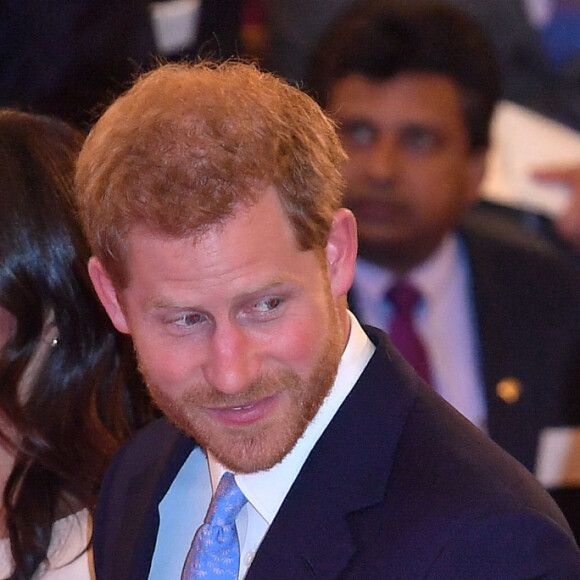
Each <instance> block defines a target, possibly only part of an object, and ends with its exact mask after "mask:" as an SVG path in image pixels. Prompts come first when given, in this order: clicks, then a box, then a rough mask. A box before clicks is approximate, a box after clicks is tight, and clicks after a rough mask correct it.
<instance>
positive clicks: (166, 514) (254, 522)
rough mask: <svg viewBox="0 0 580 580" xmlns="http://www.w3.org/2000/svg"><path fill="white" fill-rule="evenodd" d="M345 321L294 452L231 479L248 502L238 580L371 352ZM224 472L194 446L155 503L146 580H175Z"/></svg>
mask: <svg viewBox="0 0 580 580" xmlns="http://www.w3.org/2000/svg"><path fill="white" fill-rule="evenodd" d="M349 316H350V336H349V340H348V343H347V346H346V348H345V351H344V353H343V355H342V358H341V361H340V365H339V368H338V373H337V376H336V379H335V381H334V385H333V386H332V388H331V390H330V392H329V394H328V395H327V397H326V399H325V400H324V402H323V404H322V406H321V407H320V409H319V411H318V413H317V415H316V417H314V419H313V420H312V422H311V423H310V425H308V427H307V428H306V430H305V432H304V434H303V435H302V437H301V438H300V439H299V440H298V442H297V443H296V445H295V447H294V449H292V451H291V452H290V453H289V454H288V455H287V456H286V457H285V458H284V459H283V460H282V461H281V462H280V463H278V464H277V465H275V466H274V467H272V468H271V469H269V470H267V471H260V472H257V473H250V474H237V475H236V476H235V477H236V482H237V484H238V486H239V487H240V489H241V490H242V492H243V493H244V495H245V496H246V498H247V499H248V503H247V504H246V506H245V507H244V508H243V509H242V511H241V512H240V515H239V516H238V518H237V520H236V525H237V529H238V536H239V540H240V575H239V578H240V579H242V578H244V576H245V574H246V572H247V570H248V568H249V566H250V564H251V563H252V559H253V557H254V555H255V553H256V551H257V549H258V547H259V546H260V543H261V541H262V539H263V538H264V536H265V535H266V532H267V531H268V528H269V527H270V525H271V523H272V521H273V520H274V518H275V517H276V514H277V513H278V510H279V509H280V506H281V505H282V502H283V501H284V498H285V497H286V494H287V493H288V490H289V489H290V487H291V486H292V484H293V483H294V480H295V479H296V477H297V476H298V473H299V472H300V469H301V468H302V465H303V464H304V462H305V461H306V458H307V457H308V455H309V454H310V451H311V450H312V448H313V447H314V445H315V444H316V442H317V441H318V439H319V437H320V436H321V435H322V433H323V432H324V430H325V429H326V427H327V426H328V424H329V423H330V421H331V420H332V418H333V417H334V415H335V413H336V412H337V410H338V409H339V407H340V406H341V405H342V403H343V401H344V400H345V398H346V397H347V396H348V394H349V393H350V391H351V390H352V388H353V387H354V385H355V383H356V381H357V380H358V378H359V376H360V375H361V373H362V372H363V370H364V368H365V367H366V365H367V363H368V361H369V360H370V358H371V356H372V354H373V352H374V351H375V347H374V345H373V344H372V343H371V341H370V340H369V338H368V337H367V335H366V334H365V333H364V331H363V330H362V328H361V327H360V325H359V323H358V321H357V320H356V319H355V318H354V316H352V314H350V313H349ZM224 471H226V470H225V468H224V467H223V466H222V465H220V464H219V463H218V462H217V461H216V460H215V458H214V457H213V456H212V455H211V454H209V456H208V457H206V455H205V453H204V452H203V451H202V450H201V448H199V447H196V448H195V449H194V450H193V451H192V453H191V454H190V456H189V457H188V459H187V460H186V461H185V463H184V464H183V466H182V468H181V470H180V471H179V473H178V474H177V476H176V478H175V479H174V481H173V483H172V484H171V487H170V488H169V490H168V492H167V494H166V495H165V497H164V498H163V500H162V501H161V502H160V504H159V516H160V525H159V532H158V535H157V543H156V546H155V551H154V554H153V561H152V564H151V571H150V574H149V578H150V580H168V579H176V580H177V579H179V578H180V574H181V569H182V568H183V563H184V562H185V558H186V556H187V552H188V550H189V547H190V544H191V540H192V539H193V536H194V534H195V531H196V530H197V528H198V527H199V526H200V525H201V524H202V523H203V519H204V517H205V514H206V511H207V508H208V506H209V503H210V501H211V496H212V493H213V491H215V489H216V488H217V485H218V483H219V480H220V478H221V476H222V474H223V473H224Z"/></svg>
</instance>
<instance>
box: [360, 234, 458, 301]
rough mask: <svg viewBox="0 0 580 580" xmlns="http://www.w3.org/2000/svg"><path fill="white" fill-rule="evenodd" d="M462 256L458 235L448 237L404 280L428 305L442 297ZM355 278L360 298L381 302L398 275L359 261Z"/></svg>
mask: <svg viewBox="0 0 580 580" xmlns="http://www.w3.org/2000/svg"><path fill="white" fill-rule="evenodd" d="M459 254H460V246H459V240H458V238H457V235H455V234H449V235H447V236H446V237H445V238H444V239H443V241H442V242H441V243H440V244H439V247H438V248H437V249H436V250H435V252H433V254H432V255H431V256H430V257H429V259H428V260H425V262H423V263H422V264H420V265H419V266H417V267H416V268H414V269H413V270H411V271H410V272H409V273H408V274H407V275H406V276H405V278H406V279H407V280H408V281H409V282H411V283H412V284H413V285H414V286H415V287H416V288H417V290H419V291H420V292H421V295H422V296H423V299H424V301H425V302H426V303H429V301H430V300H432V299H433V298H434V297H436V296H438V295H440V293H441V289H442V288H443V287H445V285H446V284H447V281H448V280H449V278H450V276H451V275H452V274H453V271H454V268H455V264H457V261H458V260H459ZM355 279H356V292H357V295H360V296H365V297H367V298H368V299H369V300H370V299H376V300H377V301H378V302H380V301H382V300H384V299H385V294H386V292H387V290H388V289H389V288H390V287H391V286H392V285H393V284H394V283H395V280H396V276H395V275H394V274H393V273H392V272H390V271H389V270H387V269H385V268H383V267H381V266H378V265H377V264H373V263H371V262H369V261H368V260H365V259H364V258H358V259H357V263H356V274H355Z"/></svg>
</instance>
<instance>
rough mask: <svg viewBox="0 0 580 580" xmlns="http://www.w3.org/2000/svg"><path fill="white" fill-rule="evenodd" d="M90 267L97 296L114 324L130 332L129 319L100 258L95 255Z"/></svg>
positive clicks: (123, 330) (119, 329) (123, 331)
mask: <svg viewBox="0 0 580 580" xmlns="http://www.w3.org/2000/svg"><path fill="white" fill-rule="evenodd" d="M88 269H89V276H90V277H91V280H92V282H93V286H94V287H95V291H96V293H97V296H98V297H99V300H100V301H101V303H102V304H103V306H104V307H105V310H106V311H107V314H108V315H109V318H110V319H111V321H112V323H113V325H114V326H115V328H116V329H117V330H118V331H119V332H122V333H124V334H129V327H128V325H127V319H126V318H125V313H124V312H123V308H122V307H121V303H120V301H119V296H118V294H117V290H116V289H115V286H114V285H113V282H112V280H111V278H110V276H109V274H107V271H106V270H105V268H104V267H103V265H102V264H101V262H100V260H99V259H98V258H95V257H94V256H93V257H92V258H91V259H90V260H89V266H88Z"/></svg>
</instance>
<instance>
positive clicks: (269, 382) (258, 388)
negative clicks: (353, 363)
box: [139, 365, 304, 409]
mask: <svg viewBox="0 0 580 580" xmlns="http://www.w3.org/2000/svg"><path fill="white" fill-rule="evenodd" d="M139 370H140V372H141V374H142V376H143V377H144V379H145V383H146V384H147V386H148V388H149V389H150V390H151V391H153V392H159V389H158V388H156V386H155V385H154V384H153V385H152V384H151V383H150V382H149V380H148V378H147V371H146V370H145V369H143V368H142V366H141V365H139ZM303 384H304V381H303V379H301V378H300V377H299V376H298V374H296V373H295V372H294V371H291V370H289V369H284V370H281V371H279V372H276V373H267V374H262V375H259V376H257V377H256V378H255V379H254V380H253V381H252V382H250V383H249V384H248V385H247V387H246V388H245V389H244V390H243V391H242V392H240V393H236V394H234V395H229V394H227V393H224V392H222V391H221V390H220V389H219V388H215V386H213V385H211V384H210V383H208V382H207V381H198V382H196V383H192V384H190V385H189V387H188V388H187V389H186V391H185V393H184V395H183V398H182V400H181V402H180V403H179V404H180V405H181V404H183V403H185V404H188V405H193V406H195V407H207V408H213V409H219V408H230V407H244V406H247V405H251V404H252V403H255V402H257V401H260V400H262V399H267V398H269V397H272V396H274V395H277V394H278V393H281V392H283V391H286V390H290V391H291V392H293V391H294V390H295V389H296V388H299V387H301V386H302V385H303Z"/></svg>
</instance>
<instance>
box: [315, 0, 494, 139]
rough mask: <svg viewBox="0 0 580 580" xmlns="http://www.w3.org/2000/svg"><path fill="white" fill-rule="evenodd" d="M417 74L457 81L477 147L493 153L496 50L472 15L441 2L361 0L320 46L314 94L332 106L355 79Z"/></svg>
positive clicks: (316, 59)
mask: <svg viewBox="0 0 580 580" xmlns="http://www.w3.org/2000/svg"><path fill="white" fill-rule="evenodd" d="M409 72H427V73H435V74H439V75H442V76H445V77H448V78H450V79H452V80H453V81H454V82H455V83H457V86H458V88H459V91H460V95H461V98H462V102H463V113H464V117H465V125H466V127H467V130H468V133H469V137H470V145H471V148H472V149H473V150H478V149H485V148H486V147H487V146H488V141H489V125H490V121H491V115H492V113H493V109H494V106H495V104H496V102H497V100H498V98H499V94H500V73H499V64H498V61H497V59H496V55H495V52H494V50H493V47H492V45H491V43H490V41H489V40H488V38H487V37H486V36H485V34H484V32H483V31H482V30H481V29H480V28H479V26H478V25H477V24H476V22H475V21H473V20H472V19H471V18H470V17H469V16H468V15H467V14H465V13H464V12H463V11H462V10H460V9H459V8H456V7H454V6H452V5H449V4H447V3H444V2H437V1H434V0H424V1H413V2H410V1H409V0H406V1H401V0H359V1H358V2H355V3H354V4H353V5H352V6H349V8H347V9H346V10H345V11H344V12H343V13H342V14H341V15H340V16H339V17H338V18H337V19H336V21H335V22H334V23H333V24H332V25H331V27H330V29H329V31H328V32H327V33H326V35H325V36H324V38H322V39H321V41H320V42H319V44H318V46H317V47H316V49H315V51H314V54H313V57H312V62H311V63H310V71H309V75H308V82H307V85H308V89H309V91H310V92H312V93H313V96H314V97H315V98H316V99H317V100H318V102H319V103H320V104H321V105H322V106H323V107H325V106H326V103H327V99H328V95H329V91H330V90H331V89H332V87H333V86H334V84H335V83H336V82H337V81H338V80H340V79H341V78H344V77H346V76H348V75H351V74H360V75H363V76H365V77H368V78H371V79H373V80H377V81H385V80H390V79H392V78H393V77H395V76H396V75H398V74H401V73H409Z"/></svg>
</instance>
